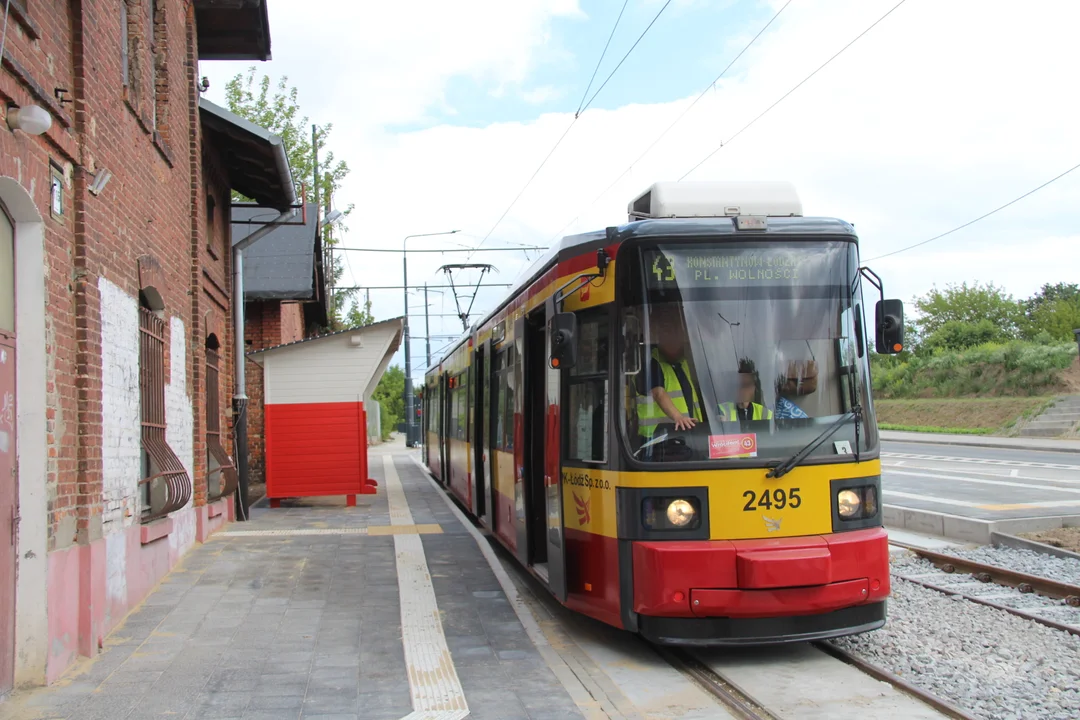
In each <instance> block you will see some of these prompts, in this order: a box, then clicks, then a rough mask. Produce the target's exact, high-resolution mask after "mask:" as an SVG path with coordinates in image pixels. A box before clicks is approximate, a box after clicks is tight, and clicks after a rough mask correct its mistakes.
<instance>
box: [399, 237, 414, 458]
mask: <svg viewBox="0 0 1080 720" xmlns="http://www.w3.org/2000/svg"><path fill="white" fill-rule="evenodd" d="M408 257H409V256H408V254H407V253H406V252H405V244H404V243H402V247H401V284H402V286H403V289H402V294H403V295H404V298H405V398H404V403H403V405H402V407H404V408H405V447H412V362H411V360H410V355H409V261H408V259H407V258H408Z"/></svg>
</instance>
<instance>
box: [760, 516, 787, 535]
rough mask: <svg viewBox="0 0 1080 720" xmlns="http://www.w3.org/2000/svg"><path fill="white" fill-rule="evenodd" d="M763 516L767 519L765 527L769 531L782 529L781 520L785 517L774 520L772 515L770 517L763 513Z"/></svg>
mask: <svg viewBox="0 0 1080 720" xmlns="http://www.w3.org/2000/svg"><path fill="white" fill-rule="evenodd" d="M761 517H762V519H763V520H764V521H765V529H766V530H767V531H769V532H776V531H777V530H779V529H780V521H781V520H782V519H783V518H777V519H775V520H773V519H772V518H771V517H769V516H767V515H762V516H761Z"/></svg>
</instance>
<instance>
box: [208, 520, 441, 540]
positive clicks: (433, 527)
mask: <svg viewBox="0 0 1080 720" xmlns="http://www.w3.org/2000/svg"><path fill="white" fill-rule="evenodd" d="M442 531H443V529H442V525H439V524H438V523H427V524H424V523H421V524H420V525H369V526H368V527H352V528H290V529H288V530H230V531H227V532H223V533H221V536H222V537H265V536H273V535H441V534H442Z"/></svg>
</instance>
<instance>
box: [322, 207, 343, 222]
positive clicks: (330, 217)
mask: <svg viewBox="0 0 1080 720" xmlns="http://www.w3.org/2000/svg"><path fill="white" fill-rule="evenodd" d="M339 217H341V211H340V210H331V211H330V212H329V213H327V215H326V218H325V219H323V222H324V223H325V224H327V225H329V224H330V223H332V222H334V221H335V220H337V219H338V218H339Z"/></svg>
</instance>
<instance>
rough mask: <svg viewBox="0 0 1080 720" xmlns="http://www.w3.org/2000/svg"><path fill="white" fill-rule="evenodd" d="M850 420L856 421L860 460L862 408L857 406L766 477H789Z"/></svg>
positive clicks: (856, 453)
mask: <svg viewBox="0 0 1080 720" xmlns="http://www.w3.org/2000/svg"><path fill="white" fill-rule="evenodd" d="M849 418H854V419H855V438H856V439H855V459H856V460H858V457H859V456H858V452H859V449H858V445H859V440H858V437H859V435H858V432H859V430H858V428H859V424H860V423H862V406H861V405H856V406H855V407H853V408H851V409H850V410H848V411H847V412H846V413H844V414H843V415H841V416H840V417H839V418H837V419H836V421H835V422H834V423H833V424H832V425H830V426H829V427H827V428H825V429H824V430H823V431H822V432H821V434H820V435H818V436H817V437H816V438H814V439H813V440H811V441H810V442H808V443H807V444H806V445H805V446H804V447H803V448H802V449H801V450H799V452H797V453H795V454H794V455H792V456H791V457H789V458H788V459H787V460H785V461H784V462H782V463H780V464H779V465H777V466H776V467H774V468H773V469H771V470H769V472H768V473H766V474H765V477H768V478H778V477H783V476H784V475H787V474H788V473H789V472H791V471H792V470H793V469H794V468H795V467H796V466H797V465H798V464H799V463H801V462H802V461H803V460H805V459H806V457H807V456H808V455H809V454H810V453H812V452H814V451H815V450H817V448H818V446H819V445H821V443H823V442H825V441H826V440H828V439H829V438H830V437H832V436H833V434H834V433H835V432H836V431H837V430H839V429H840V428H841V427H843V425H844V423H846V422H847V421H848V419H849Z"/></svg>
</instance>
